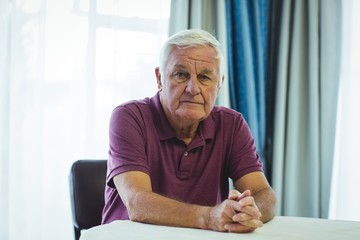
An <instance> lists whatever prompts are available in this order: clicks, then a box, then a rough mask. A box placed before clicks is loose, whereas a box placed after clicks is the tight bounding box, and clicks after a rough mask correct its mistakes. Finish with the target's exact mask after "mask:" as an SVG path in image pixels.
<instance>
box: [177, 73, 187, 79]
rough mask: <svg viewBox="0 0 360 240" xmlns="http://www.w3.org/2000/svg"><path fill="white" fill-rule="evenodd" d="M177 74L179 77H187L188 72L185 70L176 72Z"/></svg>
mask: <svg viewBox="0 0 360 240" xmlns="http://www.w3.org/2000/svg"><path fill="white" fill-rule="evenodd" d="M175 76H176V77H177V78H186V77H187V74H186V73H185V72H177V73H175Z"/></svg>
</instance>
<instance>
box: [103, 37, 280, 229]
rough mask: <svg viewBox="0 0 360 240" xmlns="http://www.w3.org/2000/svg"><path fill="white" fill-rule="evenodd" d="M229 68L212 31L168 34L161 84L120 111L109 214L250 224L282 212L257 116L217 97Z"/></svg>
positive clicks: (188, 223)
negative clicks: (257, 133) (252, 125)
mask: <svg viewBox="0 0 360 240" xmlns="http://www.w3.org/2000/svg"><path fill="white" fill-rule="evenodd" d="M223 72H224V66H223V56H222V52H221V49H220V44H219V42H218V41H217V40H216V39H215V38H214V37H213V36H212V35H211V34H209V33H207V32H205V31H202V30H185V31H181V32H179V33H177V34H175V35H174V36H172V37H170V38H169V39H168V40H167V41H166V42H165V44H164V46H163V48H162V50H161V54H160V67H158V68H156V69H155V75H156V79H157V86H158V92H157V94H156V95H155V96H154V97H152V98H145V99H143V100H138V101H131V102H128V103H125V104H122V105H120V106H119V107H117V108H116V109H115V110H114V111H113V113H112V116H111V121H110V131H109V134H110V149H109V161H108V173H107V186H106V191H105V207H104V211H103V223H109V222H111V221H113V220H119V219H130V220H132V221H139V222H145V223H151V224H159V225H168V226H181V227H192V228H202V229H212V230H216V231H228V232H251V231H254V230H255V229H256V228H258V227H260V226H262V224H263V223H264V222H267V221H269V220H271V219H272V218H273V216H274V212H275V210H274V209H275V194H274V192H273V190H272V188H271V187H270V186H269V183H268V181H267V180H266V178H265V176H264V174H263V172H262V165H261V161H260V159H259V156H258V155H257V154H256V148H255V145H254V140H253V137H252V135H251V133H250V130H249V127H248V125H247V124H246V122H245V120H244V118H243V116H242V115H241V114H240V113H239V112H236V111H234V110H231V109H228V108H224V107H220V106H215V102H216V98H217V96H218V94H219V90H220V87H221V84H222V82H223V81H224V75H223ZM228 178H231V179H232V180H233V182H234V187H235V189H236V190H235V189H234V190H231V191H230V190H229V182H228Z"/></svg>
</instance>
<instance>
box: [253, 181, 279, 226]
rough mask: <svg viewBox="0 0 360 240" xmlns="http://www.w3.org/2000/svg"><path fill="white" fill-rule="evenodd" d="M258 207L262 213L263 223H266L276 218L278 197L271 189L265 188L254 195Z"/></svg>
mask: <svg viewBox="0 0 360 240" xmlns="http://www.w3.org/2000/svg"><path fill="white" fill-rule="evenodd" d="M254 199H255V202H256V205H257V206H258V208H259V210H260V212H261V218H260V219H261V221H262V222H264V223H266V222H268V221H270V220H271V219H273V217H274V216H275V204H276V196H275V192H274V191H273V190H272V189H271V188H264V189H262V190H260V191H258V192H257V193H256V194H255V195H254Z"/></svg>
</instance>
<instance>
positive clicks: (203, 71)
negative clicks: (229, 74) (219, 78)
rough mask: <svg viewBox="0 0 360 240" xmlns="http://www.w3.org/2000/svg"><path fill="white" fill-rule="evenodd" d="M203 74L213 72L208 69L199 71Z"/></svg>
mask: <svg viewBox="0 0 360 240" xmlns="http://www.w3.org/2000/svg"><path fill="white" fill-rule="evenodd" d="M200 72H201V73H203V74H212V73H213V72H214V71H213V70H211V69H208V68H204V69H201V71H200Z"/></svg>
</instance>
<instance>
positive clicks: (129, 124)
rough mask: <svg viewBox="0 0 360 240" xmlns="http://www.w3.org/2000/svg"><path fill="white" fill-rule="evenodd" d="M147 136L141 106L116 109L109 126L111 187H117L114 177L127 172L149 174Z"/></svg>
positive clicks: (109, 174)
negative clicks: (146, 150) (146, 147)
mask: <svg viewBox="0 0 360 240" xmlns="http://www.w3.org/2000/svg"><path fill="white" fill-rule="evenodd" d="M145 134H146V131H145V124H144V120H143V117H142V113H141V108H140V107H139V106H137V105H135V104H127V105H123V106H119V107H117V108H115V109H114V111H113V112H112V114H111V118H110V126H109V163H108V174H107V184H108V186H109V187H115V186H114V183H113V177H115V176H116V175H118V174H120V173H123V172H126V171H142V172H145V173H147V174H149V169H148V166H147V161H146V154H145V144H146V140H145V139H146V136H145Z"/></svg>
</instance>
